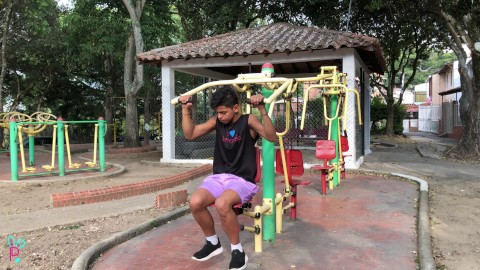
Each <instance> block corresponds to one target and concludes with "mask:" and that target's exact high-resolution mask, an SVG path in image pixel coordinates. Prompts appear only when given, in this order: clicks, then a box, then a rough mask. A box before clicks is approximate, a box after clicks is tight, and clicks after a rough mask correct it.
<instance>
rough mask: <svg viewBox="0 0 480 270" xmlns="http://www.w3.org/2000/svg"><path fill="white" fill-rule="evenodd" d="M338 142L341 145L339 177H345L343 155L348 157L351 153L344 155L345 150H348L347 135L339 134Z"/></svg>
mask: <svg viewBox="0 0 480 270" xmlns="http://www.w3.org/2000/svg"><path fill="white" fill-rule="evenodd" d="M340 144H341V146H342V164H341V165H342V169H341V171H342V173H341V177H342V178H345V176H346V173H345V157H350V156H351V155H346V154H345V152H347V151H348V149H349V147H348V138H347V136H343V135H342V136H340Z"/></svg>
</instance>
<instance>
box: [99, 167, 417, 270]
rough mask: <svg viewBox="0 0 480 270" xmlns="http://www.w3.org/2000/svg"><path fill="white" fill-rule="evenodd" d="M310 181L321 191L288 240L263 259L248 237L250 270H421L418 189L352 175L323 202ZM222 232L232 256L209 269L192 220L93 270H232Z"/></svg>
mask: <svg viewBox="0 0 480 270" xmlns="http://www.w3.org/2000/svg"><path fill="white" fill-rule="evenodd" d="M305 178H310V179H311V180H313V181H314V184H312V185H310V186H305V187H300V188H299V189H300V190H299V197H298V212H297V215H298V219H297V220H296V221H295V222H292V221H290V220H289V218H288V217H287V216H285V217H284V219H283V220H284V226H283V228H284V232H283V233H282V234H277V235H276V241H275V243H265V244H264V249H263V252H262V253H255V252H254V244H253V234H251V233H247V232H242V235H241V238H242V242H243V245H244V247H245V250H246V251H247V254H248V256H249V257H250V259H249V264H248V269H291V268H297V269H392V270H393V269H402V270H403V269H416V263H415V253H414V251H416V250H417V247H416V233H415V231H416V230H415V222H416V219H415V215H416V212H417V209H416V205H415V201H416V199H417V198H418V192H417V188H418V187H417V186H416V185H415V184H412V183H409V182H404V181H398V180H385V179H384V178H380V177H377V176H364V175H355V176H352V175H348V178H347V179H346V180H344V181H342V183H341V185H340V186H338V187H337V188H335V189H334V190H331V191H329V193H328V195H327V196H323V195H320V193H319V185H318V179H315V178H317V176H315V175H308V176H306V177H305ZM276 182H277V183H278V182H279V181H276ZM277 188H278V190H280V189H281V187H280V186H278V187H277ZM257 197H258V198H260V197H261V196H258V195H257V196H256V198H257ZM258 198H257V199H258ZM287 214H288V212H287ZM215 218H216V221H218V217H217V216H216V217H215ZM240 218H241V221H242V222H243V223H244V224H251V221H250V219H248V218H246V217H244V216H241V217H240ZM216 226H217V232H218V234H219V236H220V239H221V242H222V243H223V245H224V247H226V248H225V249H224V253H223V254H222V255H219V256H217V257H215V258H212V259H211V260H209V261H207V262H196V261H194V260H192V259H191V258H190V257H191V255H192V254H193V253H194V252H195V251H196V250H197V249H199V248H200V247H201V246H202V245H203V241H204V238H203V236H202V233H201V231H200V229H199V228H198V226H197V224H196V223H195V221H194V219H193V217H192V216H191V215H187V216H184V217H182V218H179V219H177V220H174V221H172V222H170V223H169V224H166V225H164V226H161V227H158V228H156V229H154V230H151V231H149V232H147V233H145V234H142V235H140V236H137V237H135V238H133V239H131V240H129V241H127V242H125V243H123V244H120V245H118V246H116V247H114V248H113V249H111V250H110V251H108V252H106V253H105V254H103V255H102V257H101V258H100V260H99V262H97V263H96V264H95V265H94V267H93V269H96V270H99V269H101V270H108V269H112V270H113V269H116V270H119V269H152V270H153V269H226V268H227V267H228V263H229V260H230V255H229V253H230V246H229V244H228V239H226V236H225V234H224V233H223V231H222V229H221V225H220V224H219V223H218V222H217V224H216Z"/></svg>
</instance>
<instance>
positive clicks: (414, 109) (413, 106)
mask: <svg viewBox="0 0 480 270" xmlns="http://www.w3.org/2000/svg"><path fill="white" fill-rule="evenodd" d="M403 105H404V106H405V107H406V108H407V112H418V105H416V104H403Z"/></svg>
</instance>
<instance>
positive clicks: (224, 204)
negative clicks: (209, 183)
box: [215, 197, 233, 215]
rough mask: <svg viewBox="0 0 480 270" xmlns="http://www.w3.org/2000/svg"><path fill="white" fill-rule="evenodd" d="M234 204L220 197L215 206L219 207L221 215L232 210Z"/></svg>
mask: <svg viewBox="0 0 480 270" xmlns="http://www.w3.org/2000/svg"><path fill="white" fill-rule="evenodd" d="M232 207H233V204H232V203H231V202H229V201H228V200H226V199H225V198H222V197H220V198H218V199H217V200H216V201H215V208H217V211H218V213H219V214H220V215H225V214H226V213H228V212H230V211H232Z"/></svg>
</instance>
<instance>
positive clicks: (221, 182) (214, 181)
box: [197, 173, 258, 203]
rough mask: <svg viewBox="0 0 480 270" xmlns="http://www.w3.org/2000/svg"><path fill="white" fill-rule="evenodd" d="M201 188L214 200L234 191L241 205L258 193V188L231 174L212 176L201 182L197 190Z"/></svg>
mask: <svg viewBox="0 0 480 270" xmlns="http://www.w3.org/2000/svg"><path fill="white" fill-rule="evenodd" d="M199 188H203V189H206V190H207V191H208V192H210V193H211V194H212V195H213V196H214V197H215V198H218V197H220V195H222V193H223V192H224V191H225V190H227V189H231V190H233V191H235V192H236V193H237V194H238V196H240V199H241V200H242V203H246V202H248V201H249V200H250V199H252V197H253V195H255V194H256V193H257V192H258V186H257V185H255V184H253V183H251V182H248V181H247V180H245V179H243V178H241V177H238V176H236V175H233V174H228V173H221V174H212V175H209V176H207V178H205V179H204V180H203V183H202V184H201V185H200V186H198V188H197V189H199Z"/></svg>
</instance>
